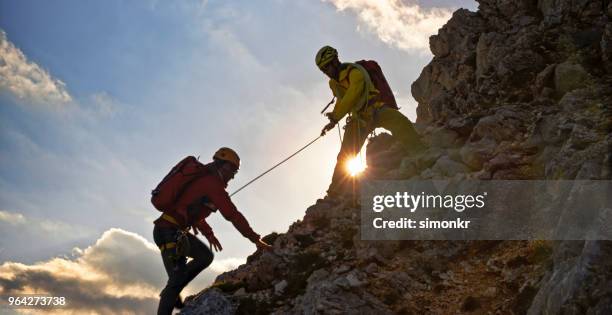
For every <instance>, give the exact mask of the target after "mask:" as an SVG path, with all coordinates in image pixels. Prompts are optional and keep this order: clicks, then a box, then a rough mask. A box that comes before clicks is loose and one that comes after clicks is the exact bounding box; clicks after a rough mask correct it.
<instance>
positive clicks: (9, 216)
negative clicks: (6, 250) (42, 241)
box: [0, 210, 88, 235]
mask: <svg viewBox="0 0 612 315" xmlns="http://www.w3.org/2000/svg"><path fill="white" fill-rule="evenodd" d="M2 225H11V226H15V227H19V228H23V227H24V226H27V227H28V228H32V229H35V230H40V231H42V232H45V233H60V234H61V233H64V232H65V233H70V234H87V233H88V231H87V229H85V228H81V227H77V226H74V225H70V224H67V223H64V222H61V221H54V220H46V219H38V218H31V217H25V216H24V215H23V214H21V213H18V212H11V211H4V210H0V226H2ZM0 235H2V233H0Z"/></svg>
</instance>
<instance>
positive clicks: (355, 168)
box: [346, 156, 367, 177]
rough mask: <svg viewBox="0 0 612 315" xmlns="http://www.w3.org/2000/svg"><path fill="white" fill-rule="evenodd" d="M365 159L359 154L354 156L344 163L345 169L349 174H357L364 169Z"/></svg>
mask: <svg viewBox="0 0 612 315" xmlns="http://www.w3.org/2000/svg"><path fill="white" fill-rule="evenodd" d="M366 167H367V165H366V161H365V160H364V159H362V158H361V157H360V156H356V157H354V158H352V159H350V160H348V162H347V163H346V169H347V170H348V172H349V174H351V176H353V177H354V176H357V175H359V173H361V172H363V171H364V170H365V169H366Z"/></svg>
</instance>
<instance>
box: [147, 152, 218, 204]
mask: <svg viewBox="0 0 612 315" xmlns="http://www.w3.org/2000/svg"><path fill="white" fill-rule="evenodd" d="M209 173H210V172H209V168H208V167H206V165H204V164H202V163H200V161H198V160H197V159H196V158H195V157H193V156H188V157H186V158H184V159H183V160H181V161H180V162H179V163H178V164H176V166H174V167H173V168H172V169H171V170H170V172H169V173H168V175H166V176H165V177H164V179H162V181H161V182H160V183H159V184H158V185H157V187H155V189H153V191H151V203H152V204H153V206H154V207H155V209H157V210H159V211H162V212H164V211H166V210H168V209H170V208H171V207H172V206H173V205H174V203H175V202H176V201H177V200H178V199H179V197H180V196H181V195H182V194H183V192H184V191H185V189H186V188H187V187H188V186H189V184H191V183H192V182H193V181H194V180H196V179H198V178H200V177H202V176H204V175H207V174H209Z"/></svg>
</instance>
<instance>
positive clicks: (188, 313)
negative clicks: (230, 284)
mask: <svg viewBox="0 0 612 315" xmlns="http://www.w3.org/2000/svg"><path fill="white" fill-rule="evenodd" d="M236 308H237V303H236V302H234V301H233V300H232V299H231V298H230V297H229V296H228V295H226V294H225V293H223V292H221V290H219V289H210V290H207V291H205V292H203V294H199V295H197V296H196V297H195V298H194V299H192V300H190V301H188V302H186V304H185V307H184V308H183V309H182V310H181V312H180V313H179V314H181V315H203V314H220V315H232V314H234V313H235V312H236Z"/></svg>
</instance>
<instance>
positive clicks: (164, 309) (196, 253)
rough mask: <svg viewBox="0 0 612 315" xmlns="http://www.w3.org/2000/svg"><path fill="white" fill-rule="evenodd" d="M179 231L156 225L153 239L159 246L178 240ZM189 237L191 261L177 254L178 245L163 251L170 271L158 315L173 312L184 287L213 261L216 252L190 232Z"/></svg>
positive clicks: (163, 258) (166, 265)
mask: <svg viewBox="0 0 612 315" xmlns="http://www.w3.org/2000/svg"><path fill="white" fill-rule="evenodd" d="M179 233H180V231H179V230H177V229H172V228H162V227H157V226H155V228H153V240H155V244H157V246H158V247H159V246H162V245H164V244H166V243H169V242H176V239H177V236H178V235H179ZM187 237H188V239H189V251H188V253H187V256H189V257H192V258H193V260H191V261H190V262H189V263H187V257H186V256H177V255H176V247H173V248H169V249H165V250H163V251H162V252H161V256H162V260H163V262H164V268H166V273H168V283H167V284H166V287H165V288H164V289H163V290H162V292H161V295H160V297H161V298H160V300H159V306H158V308H157V314H158V315H160V314H163V315H169V314H172V310H173V309H174V303H175V302H176V300H177V298H178V297H179V294H180V293H181V291H182V290H183V288H184V287H185V286H187V284H188V283H189V282H190V281H191V280H193V278H195V277H196V276H197V275H198V274H199V273H200V272H202V270H204V269H205V268H206V267H208V266H209V265H210V264H211V263H212V261H213V257H214V254H213V253H212V252H211V251H210V249H209V248H208V246H206V245H205V244H204V243H202V242H201V241H200V240H199V239H198V238H197V237H195V236H194V235H192V234H190V233H188V234H187Z"/></svg>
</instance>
